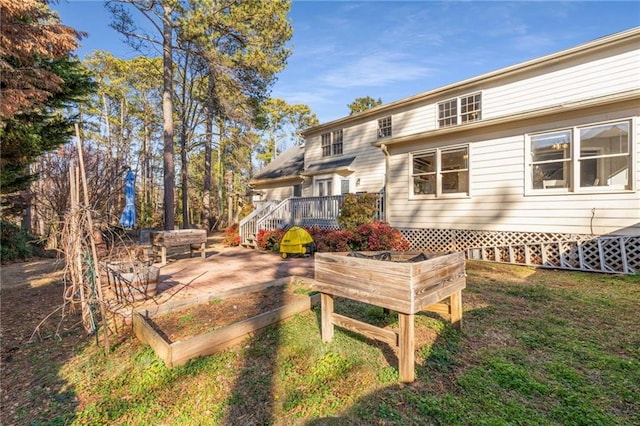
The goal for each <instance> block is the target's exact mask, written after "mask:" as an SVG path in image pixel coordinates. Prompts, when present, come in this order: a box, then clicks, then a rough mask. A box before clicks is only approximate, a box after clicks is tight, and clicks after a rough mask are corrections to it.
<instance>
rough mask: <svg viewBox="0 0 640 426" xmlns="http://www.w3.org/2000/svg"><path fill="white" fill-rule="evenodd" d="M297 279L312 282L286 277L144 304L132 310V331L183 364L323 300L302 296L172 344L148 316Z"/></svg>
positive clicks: (162, 355)
mask: <svg viewBox="0 0 640 426" xmlns="http://www.w3.org/2000/svg"><path fill="white" fill-rule="evenodd" d="M295 280H303V281H313V280H309V279H305V278H300V277H287V278H282V279H278V280H275V281H269V282H266V283H262V284H257V285H253V286H249V287H242V288H238V289H232V290H228V291H224V292H217V293H210V294H207V295H201V296H197V297H194V298H189V299H183V300H177V301H173V302H170V303H165V304H163V305H158V306H154V307H143V308H140V309H139V310H137V311H134V312H133V331H134V333H135V335H136V337H137V338H138V339H139V340H140V341H142V342H144V343H147V344H149V345H150V346H151V347H152V348H153V350H154V352H155V353H156V355H158V357H160V358H161V359H162V360H163V361H164V363H165V364H166V365H167V366H169V367H173V366H176V365H183V364H185V363H186V362H187V361H189V360H191V359H193V358H196V357H199V356H203V355H211V354H214V353H217V352H220V351H223V350H224V349H227V348H229V347H231V346H233V345H235V344H237V343H240V342H241V341H242V340H244V339H245V338H247V337H248V336H249V335H250V334H251V333H254V332H256V331H258V330H260V329H262V328H264V327H267V326H269V325H271V324H275V323H277V322H280V321H283V320H285V319H287V318H290V317H292V316H293V315H295V314H298V313H302V312H306V311H308V310H310V309H312V308H313V307H314V306H316V305H318V304H319V303H320V295H319V294H316V295H313V296H309V297H307V298H301V299H300V300H297V301H295V302H293V303H290V304H288V305H284V306H281V307H280V308H277V309H273V310H271V311H268V312H264V313H262V314H259V315H256V316H254V317H251V318H248V319H245V320H242V321H239V322H236V323H233V324H230V325H228V326H225V327H222V328H219V329H216V330H213V331H210V332H207V333H204V334H200V335H198V336H194V337H192V338H190V339H187V340H184V341H178V342H173V343H170V342H168V341H167V340H166V339H165V338H164V337H163V336H162V335H161V334H160V333H158V331H156V330H155V329H154V328H153V327H152V326H151V324H150V323H149V321H148V319H149V318H153V317H155V316H158V315H162V314H167V313H169V312H176V311H180V310H184V309H188V308H190V307H192V306H195V305H198V304H202V303H208V302H210V301H213V300H217V299H226V298H229V297H233V296H238V295H241V294H247V293H252V292H256V291H260V290H264V289H266V288H268V287H272V286H278V285H286V284H289V283H292V282H293V281H295Z"/></svg>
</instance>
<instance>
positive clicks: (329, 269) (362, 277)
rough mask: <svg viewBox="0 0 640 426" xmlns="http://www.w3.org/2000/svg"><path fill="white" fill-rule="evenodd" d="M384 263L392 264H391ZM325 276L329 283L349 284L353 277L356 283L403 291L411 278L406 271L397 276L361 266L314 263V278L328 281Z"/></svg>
mask: <svg viewBox="0 0 640 426" xmlns="http://www.w3.org/2000/svg"><path fill="white" fill-rule="evenodd" d="M316 254H317V253H316ZM378 263H383V262H378ZM384 263H389V264H390V265H391V264H393V262H384ZM327 276H328V277H333V279H332V280H331V281H342V282H346V283H349V282H350V281H353V278H354V277H357V278H358V281H359V282H361V283H362V284H364V285H374V284H379V283H385V285H386V286H387V287H389V288H398V289H405V288H406V286H407V280H408V279H409V277H411V274H410V271H407V273H406V274H398V273H394V272H393V271H387V272H383V271H381V270H380V269H379V268H378V269H377V270H374V269H372V268H366V267H362V266H361V265H352V266H349V265H332V264H327V263H324V262H317V261H316V262H315V264H314V278H315V279H317V280H319V281H328V280H326V279H325V277H327Z"/></svg>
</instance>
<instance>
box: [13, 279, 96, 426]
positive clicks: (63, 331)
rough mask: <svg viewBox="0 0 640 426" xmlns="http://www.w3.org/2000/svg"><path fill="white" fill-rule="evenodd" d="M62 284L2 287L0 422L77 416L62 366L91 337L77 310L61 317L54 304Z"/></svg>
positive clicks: (36, 421)
mask: <svg viewBox="0 0 640 426" xmlns="http://www.w3.org/2000/svg"><path fill="white" fill-rule="evenodd" d="M63 290H64V286H63V284H62V283H59V282H58V283H53V284H47V285H43V286H40V287H35V288H34V287H29V286H22V287H19V288H10V289H2V290H1V294H0V306H1V308H0V317H1V319H0V324H2V332H1V335H2V345H1V351H0V352H1V357H2V360H1V365H2V369H1V378H0V382H1V383H2V386H1V388H0V424H7V425H8V424H40V423H39V422H49V423H48V424H54V423H55V424H70V423H72V422H73V421H74V419H75V411H76V407H77V398H76V392H75V390H74V388H73V387H72V386H70V385H69V384H68V383H67V382H66V381H65V380H63V379H61V377H60V370H61V368H62V367H63V366H64V365H65V363H66V362H67V361H69V360H70V359H71V358H72V357H73V356H74V350H76V349H77V348H79V347H82V346H86V345H90V344H92V343H93V342H95V340H94V339H90V340H88V339H87V337H86V335H85V333H84V330H83V329H82V327H81V326H80V325H79V324H80V322H79V315H78V314H77V313H76V314H73V313H66V314H65V316H64V317H63V316H62V315H61V312H60V310H56V309H57V308H59V306H58V305H60V304H61V301H62V292H63ZM36 306H37V307H36ZM47 314H51V316H50V317H49V318H48V319H47V320H46V321H44V322H43V323H42V324H41V326H40V329H39V332H38V333H36V335H35V337H34V339H33V341H31V342H30V337H31V336H32V334H33V333H34V330H35V329H36V327H37V326H38V325H39V324H40V323H41V321H43V320H44V317H45V316H46V315H47ZM94 344H95V343H94ZM42 424H44V423H42Z"/></svg>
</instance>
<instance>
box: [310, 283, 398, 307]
mask: <svg viewBox="0 0 640 426" xmlns="http://www.w3.org/2000/svg"><path fill="white" fill-rule="evenodd" d="M317 289H318V291H320V292H322V293H327V294H331V295H334V296H339V297H346V298H347V299H352V300H357V301H360V302H363V303H368V304H370V305H376V306H380V307H382V308H387V309H391V310H393V311H397V312H408V311H410V310H411V302H410V301H408V300H406V299H394V298H391V297H383V296H380V295H375V294H371V293H368V292H366V291H363V290H358V289H354V288H349V287H345V286H342V285H339V284H330V283H318V286H317Z"/></svg>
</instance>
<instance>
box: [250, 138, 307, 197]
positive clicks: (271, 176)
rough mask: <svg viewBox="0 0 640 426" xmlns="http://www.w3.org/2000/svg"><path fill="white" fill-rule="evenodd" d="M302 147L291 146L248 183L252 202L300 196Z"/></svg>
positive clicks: (302, 166) (302, 165) (302, 168)
mask: <svg viewBox="0 0 640 426" xmlns="http://www.w3.org/2000/svg"><path fill="white" fill-rule="evenodd" d="M303 170H304V145H296V146H292V147H290V148H289V149H287V150H286V151H284V152H283V153H282V154H280V155H279V156H277V157H276V158H275V159H274V160H273V161H271V162H270V163H269V164H267V165H266V166H265V167H264V168H262V169H261V170H260V171H259V172H258V173H256V174H255V176H254V177H253V178H252V179H251V181H250V182H249V186H250V187H251V191H252V194H253V195H252V201H253V203H254V204H260V203H261V202H266V201H282V200H285V199H287V198H289V197H301V196H302V184H303V183H304V180H303V178H302V171H303Z"/></svg>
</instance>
